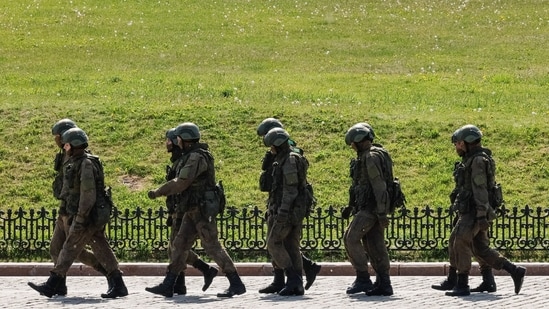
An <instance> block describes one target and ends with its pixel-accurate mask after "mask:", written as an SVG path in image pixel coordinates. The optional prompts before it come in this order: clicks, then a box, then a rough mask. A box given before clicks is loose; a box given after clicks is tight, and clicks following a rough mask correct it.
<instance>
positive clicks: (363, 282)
mask: <svg viewBox="0 0 549 309" xmlns="http://www.w3.org/2000/svg"><path fill="white" fill-rule="evenodd" d="M373 287H374V285H373V284H372V280H370V274H369V273H368V271H357V272H356V279H355V281H354V282H353V284H351V286H350V287H348V288H347V290H346V291H345V293H347V294H355V293H359V292H367V291H368V290H371V289H373Z"/></svg>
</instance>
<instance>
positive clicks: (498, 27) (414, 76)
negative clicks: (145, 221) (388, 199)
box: [0, 0, 549, 209]
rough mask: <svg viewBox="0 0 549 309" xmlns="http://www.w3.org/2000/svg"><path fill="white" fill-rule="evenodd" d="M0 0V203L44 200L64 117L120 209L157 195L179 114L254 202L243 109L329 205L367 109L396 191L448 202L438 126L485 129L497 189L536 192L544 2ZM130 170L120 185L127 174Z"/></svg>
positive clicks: (539, 194)
mask: <svg viewBox="0 0 549 309" xmlns="http://www.w3.org/2000/svg"><path fill="white" fill-rule="evenodd" d="M25 2H26V3H20V1H15V0H7V1H4V2H3V3H2V4H1V6H2V10H0V35H1V37H2V38H3V39H2V43H0V71H1V72H2V73H1V74H0V114H1V115H2V122H1V123H0V177H2V179H4V181H3V186H2V189H0V190H1V191H0V192H1V194H0V205H2V206H1V209H6V208H14V207H17V206H20V205H22V206H24V207H36V206H46V207H54V206H55V205H56V201H55V200H54V199H53V197H51V193H50V182H51V176H52V167H51V161H52V159H53V156H54V153H55V148H54V147H53V139H52V136H51V135H50V128H51V125H52V124H53V123H55V121H57V120H58V119H60V118H64V117H70V118H72V119H74V120H75V121H77V123H78V124H79V125H80V126H81V127H82V128H84V129H85V130H86V131H87V132H88V133H89V136H90V139H91V142H90V144H91V147H90V148H91V149H92V150H93V151H94V152H95V153H97V154H99V155H100V156H101V157H102V158H103V160H104V161H105V164H106V171H107V174H108V175H107V176H108V180H107V181H108V183H110V184H111V185H112V186H113V187H114V194H115V199H116V202H117V204H118V205H119V206H120V207H123V208H125V207H133V206H135V205H141V206H145V207H156V206H160V205H162V203H161V202H159V201H149V200H148V199H147V198H146V194H145V192H146V190H148V189H149V188H153V187H156V186H158V185H159V184H161V183H162V181H163V171H164V168H163V165H165V164H166V163H167V162H168V156H167V154H166V153H165V151H164V148H163V147H164V146H163V134H164V132H165V130H166V129H168V128H170V127H173V126H176V125H177V124H178V123H180V122H183V121H193V122H195V123H197V124H198V125H199V126H200V127H201V129H202V130H203V137H204V138H203V139H204V141H205V142H208V143H209V144H210V145H211V147H212V151H213V153H214V156H215V157H216V161H217V168H218V178H219V179H223V180H224V184H225V187H226V190H227V194H228V199H229V201H228V202H229V204H230V205H236V206H239V207H243V206H245V205H262V203H263V199H264V194H262V193H260V192H259V191H258V190H257V177H258V174H259V171H258V169H259V164H260V158H261V157H262V154H263V152H264V151H265V149H264V147H263V146H262V143H261V141H260V140H259V138H258V137H257V136H256V135H255V128H256V126H257V124H258V123H259V122H260V121H261V120H262V119H263V118H265V117H269V116H275V117H278V118H280V119H281V120H282V121H283V122H284V123H285V125H286V127H287V129H288V130H289V132H290V134H291V135H292V137H293V138H294V139H296V140H297V141H298V143H299V145H300V146H302V147H303V148H304V149H305V150H306V153H307V156H308V158H309V159H310V161H311V164H312V166H311V169H310V179H311V181H312V182H313V183H314V185H315V189H316V194H317V195H318V198H319V200H320V204H321V205H323V206H326V205H343V204H345V203H346V198H347V196H346V192H347V186H348V184H349V179H348V160H349V158H351V157H352V156H353V155H354V154H353V151H352V150H351V149H349V148H348V147H346V145H345V144H344V141H343V136H344V133H345V131H346V129H347V128H348V127H349V126H351V125H352V124H353V123H355V122H358V121H365V120H366V121H369V122H370V123H371V124H372V125H373V126H374V128H375V130H376V134H377V135H378V136H379V142H381V143H383V144H384V145H385V146H386V148H388V149H389V150H390V151H391V153H392V155H393V158H394V161H395V164H396V166H395V170H396V174H397V175H398V176H399V177H400V178H401V180H402V182H403V186H404V189H405V191H406V193H407V195H408V200H409V203H410V205H411V206H420V207H421V206H423V205H427V204H428V205H435V206H439V205H446V204H447V194H448V192H449V191H450V190H451V186H452V180H451V169H452V167H453V161H455V160H456V159H457V158H456V156H455V154H454V152H453V148H452V146H451V144H450V143H449V136H450V135H451V133H452V132H453V131H454V130H455V129H456V128H458V127H459V126H461V125H463V124H466V123H474V124H476V125H478V126H479V127H480V128H481V129H482V130H483V131H484V133H485V135H486V138H485V145H486V146H488V147H490V148H492V149H493V151H494V153H495V158H496V160H497V162H498V163H499V166H498V173H499V174H498V176H499V180H500V181H501V182H502V183H503V185H504V190H505V194H506V197H507V200H508V201H509V202H510V203H511V204H518V205H521V206H522V205H525V204H530V205H536V206H537V205H540V206H546V201H547V199H548V196H549V194H548V193H547V190H548V188H549V169H548V167H547V156H548V153H549V148H548V146H547V145H548V139H549V128H548V126H547V123H546V119H547V116H549V104H548V103H547V99H548V96H547V86H548V84H549V69H548V68H547V65H546V64H547V62H546V51H545V50H546V46H547V43H548V42H547V40H548V34H549V29H548V27H549V25H548V21H547V18H546V17H547V16H549V14H548V12H547V11H548V6H543V5H539V1H533V0H531V1H521V2H520V3H507V2H503V1H489V2H487V3H481V2H476V1H474V2H469V1H461V2H449V1H438V2H437V3H432V1H400V2H398V3H397V2H396V1H369V3H364V1H344V2H342V3H340V4H334V3H333V1H328V0H319V1H312V2H302V1H288V0H283V1H251V2H250V1H218V2H210V1H185V3H180V2H177V1H176V2H163V1H161V2H151V1H144V0H143V1H116V2H114V3H103V2H104V1H78V2H72V3H67V2H64V1H56V0H44V1H38V2H36V1H35V2H31V1H25ZM130 184H131V185H130Z"/></svg>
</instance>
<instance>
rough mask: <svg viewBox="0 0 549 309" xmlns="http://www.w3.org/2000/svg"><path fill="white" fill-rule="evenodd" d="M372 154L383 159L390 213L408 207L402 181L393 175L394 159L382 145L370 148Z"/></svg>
mask: <svg viewBox="0 0 549 309" xmlns="http://www.w3.org/2000/svg"><path fill="white" fill-rule="evenodd" d="M370 152H374V153H376V154H379V155H380V156H381V157H382V158H383V160H382V161H383V162H382V163H383V165H382V173H383V178H384V179H385V181H386V183H387V192H388V193H389V211H388V213H393V212H394V211H395V209H397V208H401V207H406V196H405V195H404V192H402V187H401V185H400V180H399V179H398V178H397V177H394V175H393V159H391V156H390V155H389V153H388V152H387V150H385V149H384V148H383V147H381V145H377V144H376V145H374V146H372V147H371V148H370Z"/></svg>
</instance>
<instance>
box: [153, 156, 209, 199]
mask: <svg viewBox="0 0 549 309" xmlns="http://www.w3.org/2000/svg"><path fill="white" fill-rule="evenodd" d="M207 169H208V165H207V163H206V159H205V158H204V157H203V156H202V155H200V154H198V153H192V154H191V155H190V156H189V159H188V160H187V162H186V163H185V166H183V167H182V168H181V170H180V171H179V175H178V176H177V178H174V179H172V180H170V181H168V182H166V183H165V184H164V185H162V186H161V187H160V188H158V189H156V191H155V196H157V197H158V196H167V195H172V194H177V193H180V192H183V191H185V190H187V189H188V188H189V187H190V186H191V184H192V183H193V181H194V180H195V179H196V177H198V176H199V175H200V174H202V173H204V172H206V171H207Z"/></svg>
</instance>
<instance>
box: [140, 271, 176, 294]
mask: <svg viewBox="0 0 549 309" xmlns="http://www.w3.org/2000/svg"><path fill="white" fill-rule="evenodd" d="M176 279H177V274H174V273H166V277H164V281H162V283H160V284H159V285H156V286H153V287H152V288H145V291H147V292H151V293H154V294H158V295H163V296H165V297H173V287H174V285H175V280H176Z"/></svg>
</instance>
